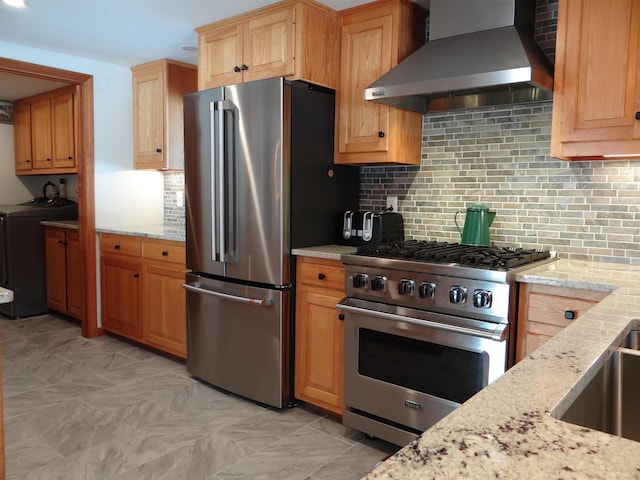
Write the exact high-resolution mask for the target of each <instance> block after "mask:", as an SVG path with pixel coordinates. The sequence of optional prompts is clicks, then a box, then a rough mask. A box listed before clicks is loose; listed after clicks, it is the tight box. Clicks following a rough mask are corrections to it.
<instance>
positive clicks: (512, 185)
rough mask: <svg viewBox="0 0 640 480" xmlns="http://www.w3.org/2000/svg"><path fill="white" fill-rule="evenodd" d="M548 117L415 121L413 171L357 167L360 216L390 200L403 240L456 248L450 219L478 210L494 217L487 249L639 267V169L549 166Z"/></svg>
mask: <svg viewBox="0 0 640 480" xmlns="http://www.w3.org/2000/svg"><path fill="white" fill-rule="evenodd" d="M551 111H552V102H540V103H530V104H522V105H515V106H514V105H512V106H505V107H489V108H485V109H479V110H460V111H454V112H448V113H433V114H425V115H424V120H423V139H422V163H421V165H420V167H401V166H387V167H361V195H360V207H361V208H362V209H366V210H369V209H371V210H375V211H381V210H383V209H384V208H385V202H386V196H387V195H397V196H398V211H399V212H400V213H402V214H403V217H404V221H405V232H406V235H407V238H415V239H421V240H427V239H428V240H439V241H450V242H458V241H460V234H459V232H458V230H457V229H456V226H455V223H454V216H455V213H456V211H458V210H464V209H465V208H466V207H467V206H468V205H472V204H477V203H481V204H484V205H487V206H488V207H490V208H491V209H492V210H495V211H496V212H497V215H496V218H495V220H494V222H493V225H492V226H491V239H492V242H493V243H494V244H496V245H499V246H516V247H518V246H519V247H525V248H541V249H550V250H555V251H557V252H558V254H559V256H560V257H562V258H571V259H579V260H593V261H608V262H618V263H631V264H636V265H640V161H610V160H609V161H589V162H566V161H562V160H558V159H555V158H552V157H550V156H549V142H550V136H551ZM458 218H459V223H460V226H462V224H463V222H464V215H459V216H458Z"/></svg>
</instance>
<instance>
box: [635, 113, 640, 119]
mask: <svg viewBox="0 0 640 480" xmlns="http://www.w3.org/2000/svg"><path fill="white" fill-rule="evenodd" d="M636 120H640V112H636Z"/></svg>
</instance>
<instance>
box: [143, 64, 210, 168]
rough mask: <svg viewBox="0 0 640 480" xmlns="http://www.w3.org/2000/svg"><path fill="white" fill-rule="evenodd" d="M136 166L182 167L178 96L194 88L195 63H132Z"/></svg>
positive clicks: (180, 117)
mask: <svg viewBox="0 0 640 480" xmlns="http://www.w3.org/2000/svg"><path fill="white" fill-rule="evenodd" d="M131 71H132V73H133V145H134V166H135V168H136V169H171V170H181V169H183V168H184V131H183V129H184V121H183V106H182V102H183V100H182V97H183V95H185V94H187V93H192V92H195V91H196V89H197V75H198V74H197V67H196V66H194V65H189V64H185V63H179V62H174V61H172V60H166V59H165V60H158V61H155V62H150V63H145V64H143V65H138V66H136V67H132V68H131Z"/></svg>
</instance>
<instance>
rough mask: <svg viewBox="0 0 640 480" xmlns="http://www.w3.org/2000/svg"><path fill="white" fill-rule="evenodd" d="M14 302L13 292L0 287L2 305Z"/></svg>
mask: <svg viewBox="0 0 640 480" xmlns="http://www.w3.org/2000/svg"><path fill="white" fill-rule="evenodd" d="M11 302H13V292H12V291H11V290H9V289H7V288H4V287H0V303H11Z"/></svg>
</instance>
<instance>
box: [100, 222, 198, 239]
mask: <svg viewBox="0 0 640 480" xmlns="http://www.w3.org/2000/svg"><path fill="white" fill-rule="evenodd" d="M96 232H97V233H112V234H115V235H129V236H132V237H141V238H154V239H157V240H169V241H174V242H185V240H186V234H185V232H184V230H183V229H182V228H180V227H174V226H165V225H145V226H140V227H126V226H125V227H96Z"/></svg>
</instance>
